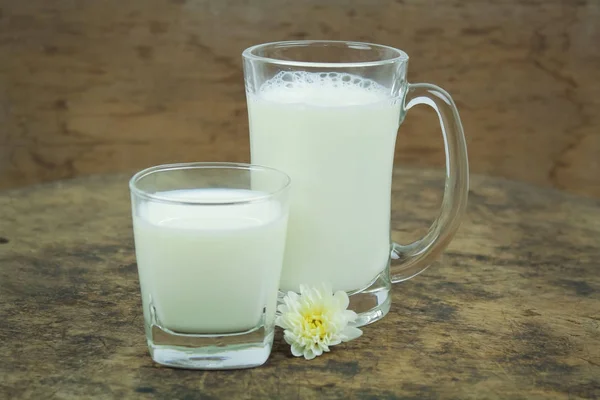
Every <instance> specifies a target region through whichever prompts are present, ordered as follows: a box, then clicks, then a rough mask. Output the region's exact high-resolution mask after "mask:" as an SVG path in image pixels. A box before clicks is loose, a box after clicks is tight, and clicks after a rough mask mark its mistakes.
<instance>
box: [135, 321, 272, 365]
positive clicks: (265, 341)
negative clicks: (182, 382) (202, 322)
mask: <svg viewBox="0 0 600 400" xmlns="http://www.w3.org/2000/svg"><path fill="white" fill-rule="evenodd" d="M152 311H153V310H152ZM154 315H155V314H154V312H151V316H152V317H151V319H152V320H153V321H151V322H150V324H148V325H146V338H147V342H148V349H149V350H150V355H151V357H152V359H153V360H154V361H155V362H157V363H158V364H161V365H165V366H168V367H174V368H186V369H238V368H252V367H257V366H259V365H262V364H264V363H265V362H266V361H267V358H269V354H270V353H271V347H272V346H273V331H274V327H273V326H272V325H271V326H270V328H266V327H265V325H264V323H263V322H264V318H261V325H260V326H258V327H256V328H253V329H250V330H248V331H246V332H239V333H226V334H184V333H178V332H173V331H171V330H169V329H166V328H164V327H161V326H160V325H159V324H158V323H157V321H156V319H155V318H153V317H154ZM152 322H154V323H152Z"/></svg>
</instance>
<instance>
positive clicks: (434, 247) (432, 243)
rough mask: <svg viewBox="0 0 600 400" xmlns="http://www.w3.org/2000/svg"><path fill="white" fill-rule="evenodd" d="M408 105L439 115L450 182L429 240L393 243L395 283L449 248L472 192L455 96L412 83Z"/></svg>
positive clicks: (424, 238) (420, 270)
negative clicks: (431, 109)
mask: <svg viewBox="0 0 600 400" xmlns="http://www.w3.org/2000/svg"><path fill="white" fill-rule="evenodd" d="M404 104H405V106H404V107H405V110H406V111H407V110H410V109H411V108H412V107H413V106H416V105H417V104H427V105H428V106H430V107H431V108H433V109H434V110H435V112H436V113H437V115H438V117H439V119H440V126H441V128H442V135H443V137H444V148H445V152H446V182H445V185H444V186H445V189H444V197H443V200H442V208H441V209H440V213H439V215H438V217H437V218H436V220H435V221H434V222H433V224H432V225H431V227H430V228H429V232H427V234H426V235H425V237H423V238H422V239H420V240H417V241H416V242H413V243H411V244H408V245H400V244H397V243H393V244H392V256H391V265H390V277H391V280H392V283H397V282H402V281H405V280H407V279H410V278H412V277H413V276H416V275H418V274H420V273H421V272H423V271H425V270H426V269H427V267H429V265H431V263H432V262H433V261H434V260H435V259H436V258H437V257H438V256H439V255H440V253H441V252H442V251H443V250H444V249H445V248H446V246H448V244H449V243H450V241H451V240H452V238H453V237H454V234H455V233H456V230H457V229H458V226H459V225H460V219H461V217H462V216H463V214H464V212H465V208H466V206H467V197H468V192H469V163H468V160H467V145H466V143H465V135H464V132H463V128H462V124H461V122H460V117H459V115H458V110H457V109H456V105H455V104H454V101H453V100H452V97H450V95H449V94H448V92H446V91H445V90H444V89H442V88H440V87H438V86H435V85H432V84H429V83H416V84H409V85H408V92H407V94H406V98H405V102H404Z"/></svg>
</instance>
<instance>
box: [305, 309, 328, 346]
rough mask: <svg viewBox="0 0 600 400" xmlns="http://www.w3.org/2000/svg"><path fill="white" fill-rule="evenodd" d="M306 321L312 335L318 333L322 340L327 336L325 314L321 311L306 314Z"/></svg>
mask: <svg viewBox="0 0 600 400" xmlns="http://www.w3.org/2000/svg"><path fill="white" fill-rule="evenodd" d="M304 322H305V326H306V327H307V328H308V330H309V332H310V334H311V336H315V335H317V336H319V339H321V340H323V339H324V338H325V335H326V333H327V332H326V329H325V326H323V315H322V314H321V313H318V314H317V313H311V314H305V315H304Z"/></svg>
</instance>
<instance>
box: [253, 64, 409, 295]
mask: <svg viewBox="0 0 600 400" xmlns="http://www.w3.org/2000/svg"><path fill="white" fill-rule="evenodd" d="M388 92H389V90H387V89H385V88H383V87H381V86H379V85H377V84H376V83H374V82H373V81H369V80H365V79H362V78H359V77H356V76H353V75H349V74H341V73H321V74H319V73H307V72H294V73H292V72H283V73H279V74H278V75H277V76H275V77H274V78H272V79H271V80H269V81H267V82H266V83H265V84H263V86H262V87H261V88H260V90H259V91H258V92H257V93H255V94H252V93H248V112H249V121H250V139H251V142H250V143H251V153H252V163H254V164H259V165H266V166H270V167H274V168H277V169H279V170H282V171H284V172H286V173H287V174H288V175H289V176H290V177H291V179H292V184H293V189H292V196H291V205H290V218H289V222H288V234H287V243H286V250H285V258H284V267H283V272H282V276H281V281H280V289H282V290H296V291H297V290H298V287H299V285H300V284H309V285H313V284H318V283H320V282H323V281H325V282H329V283H330V284H331V285H332V286H333V289H334V290H346V291H352V290H356V289H361V288H364V287H366V286H367V285H368V284H369V283H370V282H371V281H372V280H373V279H374V278H375V277H376V276H377V275H378V274H379V273H380V272H381V271H383V269H384V268H385V267H386V265H387V263H388V260H389V256H390V195H391V177H392V167H393V159H394V146H395V140H396V133H397V130H398V127H399V124H400V113H401V107H400V102H399V101H398V100H397V99H392V98H390V97H389V94H388Z"/></svg>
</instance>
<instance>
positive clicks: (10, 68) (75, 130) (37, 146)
mask: <svg viewBox="0 0 600 400" xmlns="http://www.w3.org/2000/svg"><path fill="white" fill-rule="evenodd" d="M307 38H308V39H347V40H360V41H369V42H376V43H382V44H387V45H391V46H395V47H399V48H402V49H403V50H405V51H406V52H408V54H409V55H410V56H411V63H410V68H409V77H410V80H411V81H413V82H417V81H426V82H432V83H436V84H439V85H441V86H442V87H444V88H445V89H447V90H448V91H449V92H450V93H451V94H452V95H453V96H454V99H455V101H456V103H457V104H458V106H459V109H460V112H461V116H462V118H463V123H464V127H465V132H466V134H467V136H468V144H469V155H470V161H471V169H472V172H475V173H485V174H489V175H495V176H504V177H507V178H510V179H517V180H522V181H526V182H531V183H534V184H539V185H545V186H554V187H557V188H560V189H565V190H569V191H571V192H574V193H579V194H585V195H592V196H598V197H600V161H599V157H600V112H599V110H600V1H598V0H572V1H569V0H497V1H492V0H438V1H435V0H396V1H384V0H329V1H325V0H293V1H289V0H256V1H233V0H222V1H208V0H130V1H120V0H103V1H93V0H0V189H1V188H8V187H17V186H24V185H29V184H33V183H37V182H43V181H49V180H55V179H62V178H69V177H73V176H77V175H81V174H89V173H98V172H110V171H132V170H135V169H139V168H143V167H146V166H150V165H153V164H158V163H165V162H175V161H193V160H196V161H208V160H231V161H247V160H248V159H249V151H248V124H247V114H246V106H245V97H244V86H243V77H242V64H241V56H240V53H241V51H242V50H243V49H244V48H245V47H247V46H250V45H252V44H256V43H260V42H266V41H275V40H285V39H307ZM396 153H397V154H396V161H397V163H400V164H409V165H416V166H428V167H429V166H431V167H439V168H442V167H443V161H442V160H443V147H442V143H441V137H440V132H439V128H438V126H437V121H436V119H435V118H434V114H433V112H432V111H430V110H428V109H427V108H420V109H418V110H415V109H413V110H411V112H410V113H409V116H408V118H407V119H406V121H405V123H404V125H403V126H402V128H401V130H400V137H399V140H398V145H397V149H396Z"/></svg>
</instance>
